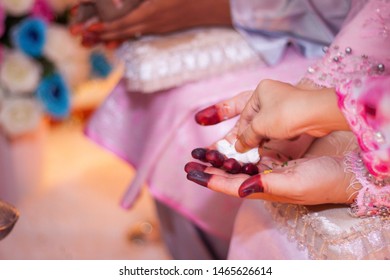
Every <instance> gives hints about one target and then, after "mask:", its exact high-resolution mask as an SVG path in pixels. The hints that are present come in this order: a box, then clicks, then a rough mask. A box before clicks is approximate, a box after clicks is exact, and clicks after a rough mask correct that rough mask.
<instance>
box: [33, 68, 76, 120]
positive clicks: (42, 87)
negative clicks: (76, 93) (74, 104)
mask: <svg viewBox="0 0 390 280" xmlns="http://www.w3.org/2000/svg"><path fill="white" fill-rule="evenodd" d="M36 94H37V97H38V99H39V100H40V101H41V102H42V104H43V106H44V108H45V110H46V112H47V113H48V114H49V115H51V116H52V117H53V118H55V119H64V118H66V117H67V116H69V112H70V92H69V89H68V86H67V84H66V83H65V81H64V79H63V78H62V77H61V75H59V74H58V73H54V74H51V75H49V76H46V77H45V78H44V79H43V80H42V81H41V82H40V84H39V85H38V88H37V93H36Z"/></svg>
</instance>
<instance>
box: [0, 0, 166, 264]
mask: <svg viewBox="0 0 390 280" xmlns="http://www.w3.org/2000/svg"><path fill="white" fill-rule="evenodd" d="M72 2H74V1H69V0H20V1H17V0H0V38H1V39H0V200H3V201H5V202H8V203H10V204H12V205H14V206H15V207H16V208H17V209H18V211H19V213H20V217H19V220H18V222H17V223H16V225H15V227H14V229H13V231H12V232H11V234H10V235H9V236H7V237H6V238H5V239H4V240H1V241H0V259H170V258H171V257H170V256H169V253H168V251H167V249H166V248H165V246H164V244H163V242H162V240H161V236H160V232H159V225H158V221H157V218H156V214H155V208H154V204H153V200H152V199H151V197H150V195H149V193H148V190H147V188H145V187H144V189H143V191H142V194H141V199H139V200H138V201H137V203H136V205H135V206H134V207H133V208H132V209H131V210H129V211H128V210H124V209H122V208H121V207H120V206H119V201H120V199H121V196H122V194H123V192H124V191H125V189H126V188H127V186H128V184H129V182H130V181H131V180H132V178H133V176H134V171H133V170H132V168H131V167H130V166H129V165H128V164H127V163H125V162H123V161H121V160H120V159H119V158H118V157H116V156H114V155H113V154H111V153H110V152H108V151H107V150H105V149H102V148H101V147H99V146H97V145H96V144H94V143H93V142H91V141H90V140H89V139H88V138H86V136H85V135H84V134H83V129H84V127H85V124H86V122H87V121H88V118H89V117H90V115H91V114H92V113H93V112H94V110H95V109H96V108H97V107H98V106H99V105H100V104H101V102H102V101H103V100H104V99H105V98H106V97H107V95H108V94H109V93H110V91H111V90H112V89H113V87H114V86H115V85H116V83H117V82H118V81H119V79H120V77H121V75H122V71H123V67H122V66H121V65H117V64H115V63H114V60H113V58H112V53H110V52H109V51H107V50H106V49H103V48H100V47H94V48H88V49H87V48H83V47H82V46H81V45H80V43H79V42H78V40H77V38H75V37H73V36H71V35H70V33H69V32H68V28H67V24H68V22H67V21H68V18H69V17H68V14H69V12H70V7H71V5H72V4H73V3H72ZM42 34H45V36H44V38H43V37H42V36H43V35H42Z"/></svg>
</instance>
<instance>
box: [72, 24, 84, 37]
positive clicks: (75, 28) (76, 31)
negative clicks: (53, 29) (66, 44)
mask: <svg viewBox="0 0 390 280" xmlns="http://www.w3.org/2000/svg"><path fill="white" fill-rule="evenodd" d="M83 29H84V26H83V25H82V24H73V25H71V26H69V32H70V34H72V35H80V34H81V33H82V32H83Z"/></svg>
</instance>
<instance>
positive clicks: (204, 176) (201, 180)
mask: <svg viewBox="0 0 390 280" xmlns="http://www.w3.org/2000/svg"><path fill="white" fill-rule="evenodd" d="M211 176H212V175H211V174H208V173H204V172H202V171H198V170H192V171H190V172H189V173H188V174H187V179H188V180H190V181H192V182H195V183H197V184H199V185H201V186H203V187H207V185H208V183H209V181H210V179H211Z"/></svg>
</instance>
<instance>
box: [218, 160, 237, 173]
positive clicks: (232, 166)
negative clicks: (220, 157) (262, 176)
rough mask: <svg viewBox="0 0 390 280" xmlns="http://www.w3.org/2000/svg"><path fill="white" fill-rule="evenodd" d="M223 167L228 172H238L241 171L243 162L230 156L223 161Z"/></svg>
mask: <svg viewBox="0 0 390 280" xmlns="http://www.w3.org/2000/svg"><path fill="white" fill-rule="evenodd" d="M222 168H223V169H225V170H226V172H228V173H232V174H237V173H240V172H241V168H242V167H241V164H240V163H239V162H238V161H237V160H235V159H234V158H228V159H227V160H225V161H224V162H223V166H222Z"/></svg>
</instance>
